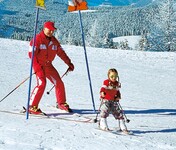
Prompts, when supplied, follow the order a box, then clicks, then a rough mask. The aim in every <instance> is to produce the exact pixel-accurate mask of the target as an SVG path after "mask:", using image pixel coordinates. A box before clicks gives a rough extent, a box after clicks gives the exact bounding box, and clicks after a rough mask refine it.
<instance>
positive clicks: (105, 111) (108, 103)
mask: <svg viewBox="0 0 176 150" xmlns="http://www.w3.org/2000/svg"><path fill="white" fill-rule="evenodd" d="M117 78H118V81H117ZM120 87H121V84H120V82H119V77H118V72H117V70H116V69H114V68H112V69H109V71H108V79H106V80H105V81H104V82H103V85H102V87H101V89H100V99H101V105H100V116H101V118H100V122H99V128H100V129H102V130H109V128H108V125H107V117H108V116H109V113H110V112H111V113H112V115H113V116H114V118H115V119H117V120H118V125H119V128H120V131H122V132H123V133H125V134H128V133H129V132H128V130H127V127H126V125H125V120H124V117H123V112H122V111H123V110H120V108H119V105H118V103H119V100H120V99H121V94H120V91H119V88H120Z"/></svg>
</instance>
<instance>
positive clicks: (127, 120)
mask: <svg viewBox="0 0 176 150" xmlns="http://www.w3.org/2000/svg"><path fill="white" fill-rule="evenodd" d="M117 103H118V105H119V108H120V110H122V112H123V115H124V117H125V119H126V122H127V123H129V122H130V120H129V119H128V118H127V116H126V115H125V113H124V111H123V109H122V106H121V105H120V103H119V102H117Z"/></svg>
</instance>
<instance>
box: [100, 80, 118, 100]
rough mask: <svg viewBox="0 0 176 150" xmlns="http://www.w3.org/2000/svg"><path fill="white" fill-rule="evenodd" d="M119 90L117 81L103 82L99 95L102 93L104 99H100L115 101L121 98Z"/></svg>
mask: <svg viewBox="0 0 176 150" xmlns="http://www.w3.org/2000/svg"><path fill="white" fill-rule="evenodd" d="M119 88H120V83H119V82H118V81H115V82H112V81H110V80H109V79H107V80H105V81H104V82H103V85H102V87H101V89H100V93H101V92H104V94H105V97H101V98H103V99H106V100H115V98H116V97H118V98H121V95H120V91H119Z"/></svg>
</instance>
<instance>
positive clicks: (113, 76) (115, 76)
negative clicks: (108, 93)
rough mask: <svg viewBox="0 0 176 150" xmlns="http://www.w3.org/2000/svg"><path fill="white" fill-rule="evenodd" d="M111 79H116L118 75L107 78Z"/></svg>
mask: <svg viewBox="0 0 176 150" xmlns="http://www.w3.org/2000/svg"><path fill="white" fill-rule="evenodd" d="M109 77H110V78H111V79H112V78H117V77H118V75H112V76H109Z"/></svg>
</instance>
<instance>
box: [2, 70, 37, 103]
mask: <svg viewBox="0 0 176 150" xmlns="http://www.w3.org/2000/svg"><path fill="white" fill-rule="evenodd" d="M33 74H35V73H33ZM33 74H32V75H33ZM29 78H30V77H27V78H26V79H24V80H23V81H22V82H21V83H20V84H18V85H17V86H16V87H15V88H14V89H13V90H12V91H10V92H9V93H8V94H7V95H6V96H4V98H2V99H1V100H0V102H2V101H3V100H4V99H5V98H6V97H8V96H9V95H10V94H11V93H13V92H14V91H15V90H16V89H17V88H19V87H20V86H21V85H22V84H23V83H24V82H26V81H27V80H28V79H29Z"/></svg>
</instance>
